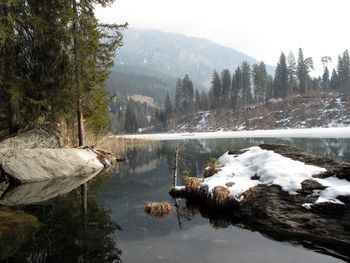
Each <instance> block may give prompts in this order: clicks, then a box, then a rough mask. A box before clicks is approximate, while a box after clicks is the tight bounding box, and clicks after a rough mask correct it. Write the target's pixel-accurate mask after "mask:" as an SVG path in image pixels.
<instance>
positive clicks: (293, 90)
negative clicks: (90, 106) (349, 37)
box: [156, 48, 350, 129]
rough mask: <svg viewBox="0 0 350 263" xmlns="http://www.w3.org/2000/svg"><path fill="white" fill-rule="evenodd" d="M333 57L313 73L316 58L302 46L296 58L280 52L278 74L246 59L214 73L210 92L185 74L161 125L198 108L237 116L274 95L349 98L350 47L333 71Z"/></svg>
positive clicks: (164, 110) (171, 123) (167, 100)
mask: <svg viewBox="0 0 350 263" xmlns="http://www.w3.org/2000/svg"><path fill="white" fill-rule="evenodd" d="M331 61H332V58H331V57H329V56H324V57H322V58H321V62H322V65H323V74H322V76H319V77H311V76H310V71H311V70H312V69H313V59H312V58H311V57H307V58H305V57H304V54H303V51H302V49H301V48H300V49H299V52H298V58H297V59H296V58H295V56H294V54H293V53H292V52H290V53H289V55H288V56H286V55H285V54H284V53H283V52H282V53H281V55H280V58H279V61H278V64H277V66H276V72H275V76H274V77H273V76H271V75H269V74H268V73H267V71H266V66H265V64H264V62H260V63H259V64H253V65H252V66H251V65H250V64H249V63H248V62H246V61H243V62H242V64H241V66H238V67H237V68H236V69H234V71H233V72H232V73H231V72H230V70H228V69H224V70H222V71H221V72H220V73H218V72H217V71H214V72H213V74H212V80H211V88H210V89H209V90H208V91H207V92H206V91H205V90H201V91H199V90H198V89H196V88H195V87H194V85H193V83H192V81H191V79H190V76H188V75H185V77H184V78H183V79H181V78H179V79H178V80H177V82H176V90H175V96H174V98H173V99H171V98H170V97H169V94H167V96H166V98H165V103H164V106H163V108H162V110H161V111H160V113H158V116H160V118H159V117H158V118H156V119H158V121H159V122H160V123H161V127H163V129H166V128H167V127H170V126H171V127H173V126H174V123H176V121H177V119H180V118H182V116H184V115H191V114H192V115H193V114H194V113H196V112H198V111H207V110H232V111H233V112H234V113H235V115H236V116H235V117H237V116H239V115H240V112H241V111H242V110H243V109H245V108H247V107H249V106H251V105H260V104H267V103H268V102H269V101H272V100H274V99H282V100H283V101H285V102H286V103H288V100H289V98H291V97H294V96H309V97H312V96H313V95H315V94H317V93H319V92H324V93H330V92H337V93H339V94H342V95H343V96H345V97H346V98H349V96H350V60H349V53H348V50H345V51H344V52H343V53H342V54H340V55H339V56H338V60H337V66H336V68H335V69H333V70H332V73H330V71H329V69H328V64H329V63H330V62H331Z"/></svg>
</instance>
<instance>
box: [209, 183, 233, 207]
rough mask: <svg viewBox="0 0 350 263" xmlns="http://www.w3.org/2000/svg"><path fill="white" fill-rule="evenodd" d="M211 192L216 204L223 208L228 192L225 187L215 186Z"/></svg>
mask: <svg viewBox="0 0 350 263" xmlns="http://www.w3.org/2000/svg"><path fill="white" fill-rule="evenodd" d="M212 192H213V200H214V202H215V203H216V204H218V205H220V206H224V205H225V204H226V203H227V201H228V199H229V198H228V197H229V194H230V190H229V189H228V188H227V187H226V186H215V187H214V189H213V190H212Z"/></svg>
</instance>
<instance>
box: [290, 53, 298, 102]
mask: <svg viewBox="0 0 350 263" xmlns="http://www.w3.org/2000/svg"><path fill="white" fill-rule="evenodd" d="M287 67H288V84H289V88H288V90H289V94H290V95H291V96H293V95H295V94H297V93H298V91H297V75H296V74H297V64H296V61H295V57H294V54H293V52H291V51H290V52H289V55H288V58H287Z"/></svg>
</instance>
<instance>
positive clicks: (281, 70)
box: [274, 52, 289, 99]
mask: <svg viewBox="0 0 350 263" xmlns="http://www.w3.org/2000/svg"><path fill="white" fill-rule="evenodd" d="M288 87H289V85H288V68H287V63H286V56H285V55H284V53H283V52H281V55H280V59H279V62H278V63H277V68H276V73H275V80H274V94H275V97H278V98H283V99H286V98H287V97H288V94H289V91H288Z"/></svg>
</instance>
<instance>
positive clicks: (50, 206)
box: [6, 184, 122, 263]
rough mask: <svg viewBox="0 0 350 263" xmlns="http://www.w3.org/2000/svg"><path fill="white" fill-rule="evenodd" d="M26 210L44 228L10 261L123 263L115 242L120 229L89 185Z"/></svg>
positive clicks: (8, 260) (36, 262)
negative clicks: (97, 199) (89, 188)
mask: <svg viewBox="0 0 350 263" xmlns="http://www.w3.org/2000/svg"><path fill="white" fill-rule="evenodd" d="M81 193H83V195H81ZM24 210H25V211H26V212H28V213H31V214H33V215H35V216H36V217H38V218H39V220H40V222H41V224H42V228H41V230H40V231H39V232H38V233H36V234H35V235H34V236H33V237H32V238H31V239H29V240H28V241H27V242H26V243H25V244H24V245H23V246H22V247H21V248H20V249H19V251H17V253H16V254H15V255H14V256H13V257H12V258H9V259H7V261H6V262H31V263H34V262H35V263H44V262H50V263H52V262H60V263H61V262H121V259H120V256H121V253H122V251H121V250H120V249H119V248H118V246H117V243H116V240H115V239H113V234H114V233H115V232H116V231H117V230H120V227H119V226H118V225H117V224H116V223H114V222H113V221H112V220H111V217H110V215H109V211H108V210H107V209H105V208H104V207H102V206H101V205H99V204H98V203H97V202H96V201H95V200H94V196H93V195H89V194H88V192H87V185H86V184H84V185H82V186H81V189H80V190H79V188H78V189H77V190H75V191H73V192H71V193H69V194H67V195H66V196H63V197H58V198H55V199H52V200H50V201H47V202H45V203H42V204H40V205H35V206H34V205H30V206H26V207H24Z"/></svg>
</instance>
